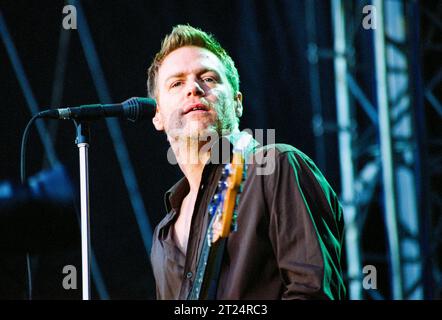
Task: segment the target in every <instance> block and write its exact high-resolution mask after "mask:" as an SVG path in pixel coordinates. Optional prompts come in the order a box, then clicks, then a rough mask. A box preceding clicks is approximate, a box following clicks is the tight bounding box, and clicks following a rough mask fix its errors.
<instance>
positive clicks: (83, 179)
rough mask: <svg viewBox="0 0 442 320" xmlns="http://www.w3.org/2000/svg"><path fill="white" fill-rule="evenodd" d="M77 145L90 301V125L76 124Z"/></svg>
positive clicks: (85, 286)
mask: <svg viewBox="0 0 442 320" xmlns="http://www.w3.org/2000/svg"><path fill="white" fill-rule="evenodd" d="M75 125H76V127H77V138H76V140H75V143H76V145H77V147H78V151H79V155H80V203H81V269H82V272H81V275H82V288H83V300H90V296H91V290H90V228H89V166H88V150H89V124H88V123H87V122H78V123H77V122H75Z"/></svg>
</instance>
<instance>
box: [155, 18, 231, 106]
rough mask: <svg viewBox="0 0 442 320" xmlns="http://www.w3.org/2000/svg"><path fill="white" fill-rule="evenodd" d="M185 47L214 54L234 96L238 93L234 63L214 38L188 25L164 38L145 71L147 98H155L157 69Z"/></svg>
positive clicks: (179, 26)
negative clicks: (167, 57)
mask: <svg viewBox="0 0 442 320" xmlns="http://www.w3.org/2000/svg"><path fill="white" fill-rule="evenodd" d="M185 46H196V47H201V48H205V49H207V50H209V51H210V52H212V53H213V54H215V55H216V56H217V57H218V58H219V59H220V61H221V63H222V64H223V65H224V67H225V68H226V76H227V80H228V81H229V83H230V85H231V86H232V89H233V92H234V94H235V93H236V92H238V91H239V75H238V70H237V69H236V67H235V63H234V62H233V60H232V58H231V57H230V56H229V55H228V54H227V52H226V50H224V49H223V48H222V47H221V45H220V44H219V42H218V41H217V40H216V39H215V37H214V36H213V35H211V34H208V33H206V32H204V31H202V30H201V29H198V28H194V27H192V26H190V25H177V26H175V27H174V28H173V29H172V32H171V33H170V34H168V35H167V36H166V37H165V38H164V40H163V41H162V43H161V49H160V51H159V52H158V53H157V54H156V55H155V57H154V59H153V61H152V64H151V65H150V67H149V69H148V70H147V93H148V96H149V97H151V98H155V94H156V86H157V78H158V69H159V68H160V66H161V63H162V62H163V61H164V59H165V58H166V56H167V55H168V54H169V53H171V52H172V51H174V50H176V49H179V48H181V47H185Z"/></svg>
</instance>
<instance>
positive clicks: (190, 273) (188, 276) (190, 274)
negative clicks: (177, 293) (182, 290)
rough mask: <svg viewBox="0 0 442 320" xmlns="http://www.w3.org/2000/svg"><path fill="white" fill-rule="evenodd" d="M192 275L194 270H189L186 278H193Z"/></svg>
mask: <svg viewBox="0 0 442 320" xmlns="http://www.w3.org/2000/svg"><path fill="white" fill-rule="evenodd" d="M192 276H193V273H192V272H190V271H189V272H187V274H186V278H187V279H190V278H192Z"/></svg>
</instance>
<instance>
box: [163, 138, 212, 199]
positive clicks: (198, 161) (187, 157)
mask: <svg viewBox="0 0 442 320" xmlns="http://www.w3.org/2000/svg"><path fill="white" fill-rule="evenodd" d="M207 143H208V142H207V141H198V140H196V139H180V140H178V141H174V142H172V143H171V146H172V149H173V152H174V154H175V157H176V159H177V162H178V165H179V166H180V169H181V171H182V172H183V173H184V175H185V176H186V178H187V181H188V182H189V186H190V193H194V194H196V193H198V189H199V186H200V183H201V176H202V174H203V170H204V166H205V165H206V163H207V161H208V160H209V159H210V148H209V147H208V146H207ZM209 143H210V145H211V144H212V143H213V142H209Z"/></svg>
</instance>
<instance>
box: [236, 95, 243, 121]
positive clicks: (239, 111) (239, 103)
mask: <svg viewBox="0 0 442 320" xmlns="http://www.w3.org/2000/svg"><path fill="white" fill-rule="evenodd" d="M235 101H236V105H235V114H236V116H237V117H238V118H241V116H242V111H243V110H242V109H243V108H242V93H241V92H240V91H238V92H237V93H236V95H235Z"/></svg>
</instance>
